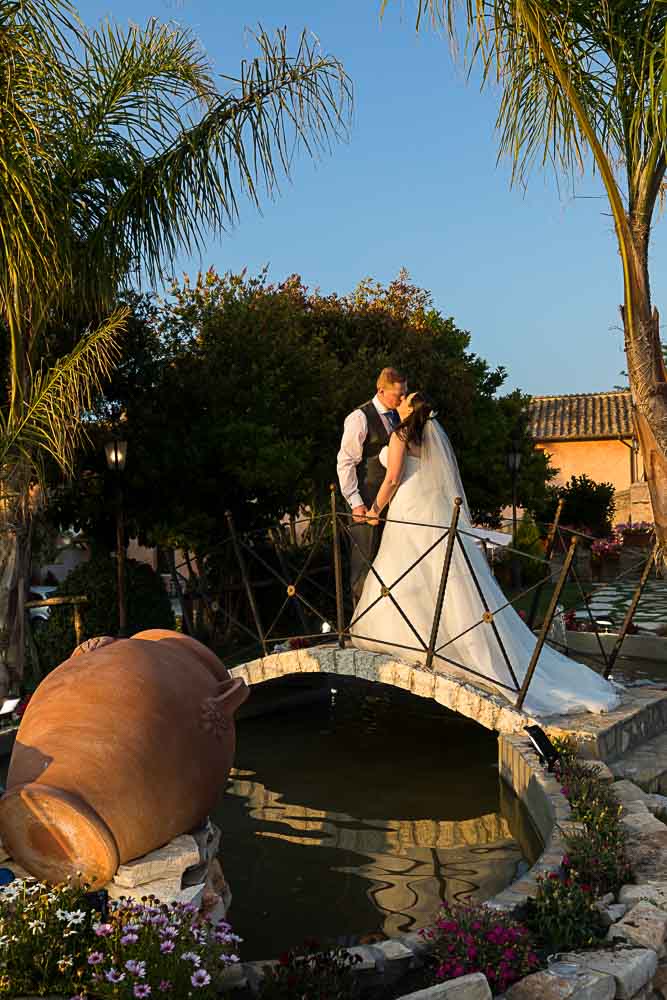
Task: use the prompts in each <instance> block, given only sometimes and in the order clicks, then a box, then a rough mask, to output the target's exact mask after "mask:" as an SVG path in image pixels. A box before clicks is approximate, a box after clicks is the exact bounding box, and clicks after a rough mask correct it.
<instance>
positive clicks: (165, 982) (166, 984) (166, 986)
mask: <svg viewBox="0 0 667 1000" xmlns="http://www.w3.org/2000/svg"><path fill="white" fill-rule="evenodd" d="M171 988H172V985H171V980H170V979H161V980H160V985H159V986H158V989H159V990H160V991H161V992H162V993H168V992H169V990H170V989H171Z"/></svg>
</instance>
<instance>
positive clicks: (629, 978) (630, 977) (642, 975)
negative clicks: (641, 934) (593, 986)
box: [560, 948, 658, 1000]
mask: <svg viewBox="0 0 667 1000" xmlns="http://www.w3.org/2000/svg"><path fill="white" fill-rule="evenodd" d="M560 957H561V958H562V960H563V961H564V962H573V963H574V964H575V965H579V966H581V968H584V969H590V970H592V971H593V972H604V973H606V974H607V975H609V976H613V977H614V979H615V980H616V996H617V997H618V1000H629V998H630V997H634V995H635V993H637V992H638V991H639V990H641V989H642V988H643V987H644V986H646V984H647V983H649V982H650V980H651V979H652V977H653V975H654V973H655V970H656V969H657V967H658V956H657V955H656V953H655V952H654V951H652V950H651V949H649V948H614V949H613V950H611V949H610V950H609V951H577V952H567V953H566V954H564V955H561V956H560Z"/></svg>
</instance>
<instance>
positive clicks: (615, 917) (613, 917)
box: [593, 893, 628, 927]
mask: <svg viewBox="0 0 667 1000" xmlns="http://www.w3.org/2000/svg"><path fill="white" fill-rule="evenodd" d="M607 895H611V893H608V894H607ZM605 898H606V897H605ZM611 898H612V899H613V898H614V897H613V896H612V897H611ZM593 906H594V908H595V909H596V910H597V911H598V913H599V914H600V917H601V918H602V923H603V925H604V926H605V927H611V925H612V924H615V923H616V922H617V921H619V920H620V919H621V917H624V916H625V914H626V913H627V910H628V908H627V906H626V905H625V903H613V904H612V905H611V906H605V905H604V903H603V902H602V900H601V899H599V900H598V901H597V902H596V903H593Z"/></svg>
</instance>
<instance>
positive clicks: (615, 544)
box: [591, 532, 623, 562]
mask: <svg viewBox="0 0 667 1000" xmlns="http://www.w3.org/2000/svg"><path fill="white" fill-rule="evenodd" d="M622 548H623V536H622V535H620V534H618V532H613V533H612V534H611V535H609V537H608V538H596V539H595V541H594V542H592V544H591V558H592V559H593V562H602V560H603V559H618V558H619V557H620V555H621V549H622Z"/></svg>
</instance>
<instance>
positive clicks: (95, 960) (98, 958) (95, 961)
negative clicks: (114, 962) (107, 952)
mask: <svg viewBox="0 0 667 1000" xmlns="http://www.w3.org/2000/svg"><path fill="white" fill-rule="evenodd" d="M103 961H104V955H103V954H102V952H101V951H91V953H90V955H89V956H88V965H99V964H100V962H103Z"/></svg>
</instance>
